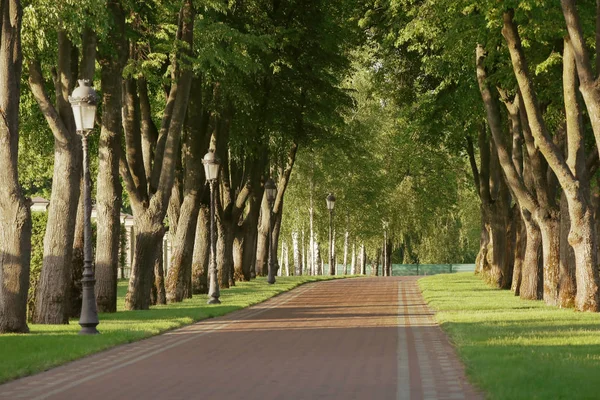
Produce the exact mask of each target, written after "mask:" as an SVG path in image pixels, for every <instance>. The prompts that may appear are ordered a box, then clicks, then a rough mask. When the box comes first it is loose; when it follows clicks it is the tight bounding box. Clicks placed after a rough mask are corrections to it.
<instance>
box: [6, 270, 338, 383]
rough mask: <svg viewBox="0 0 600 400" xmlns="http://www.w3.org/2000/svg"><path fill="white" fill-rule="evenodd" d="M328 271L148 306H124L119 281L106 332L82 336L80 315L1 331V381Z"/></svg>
mask: <svg viewBox="0 0 600 400" xmlns="http://www.w3.org/2000/svg"><path fill="white" fill-rule="evenodd" d="M331 278H332V277H328V276H323V277H321V276H318V277H315V276H299V277H277V283H276V284H275V285H268V284H267V282H266V278H257V279H255V280H253V281H251V282H238V283H237V284H236V286H235V287H232V288H229V289H226V290H222V291H221V301H222V304H219V305H211V306H208V305H207V304H206V300H207V297H206V295H198V296H194V298H193V299H189V300H185V301H184V302H182V303H176V304H169V305H166V306H155V307H152V308H151V309H150V310H146V311H124V298H125V293H126V291H127V282H125V281H121V282H119V286H118V289H119V294H118V302H117V308H118V310H119V311H118V312H117V313H113V314H100V315H99V316H98V317H99V320H100V325H98V330H99V331H100V333H101V334H100V335H95V336H80V335H78V334H77V333H78V332H79V329H80V326H79V325H78V323H77V320H71V322H70V324H69V325H39V324H30V325H29V329H30V333H29V334H7V335H0V383H2V382H5V381H8V380H11V379H14V378H17V377H20V376H25V375H30V374H33V373H36V372H40V371H43V370H46V369H48V368H51V367H54V366H57V365H60V364H64V363H65V362H68V361H71V360H75V359H77V358H81V357H83V356H86V355H88V354H92V353H97V352H99V351H101V350H104V349H107V348H110V347H113V346H116V345H118V344H122V343H129V342H133V341H136V340H140V339H143V338H146V337H149V336H153V335H157V334H159V333H161V332H165V331H167V330H170V329H174V328H177V327H180V326H183V325H188V324H191V323H193V322H195V321H199V320H201V319H205V318H212V317H217V316H221V315H224V314H227V313H230V312H232V311H235V310H239V309H242V308H245V307H248V306H250V305H253V304H257V303H260V302H262V301H264V300H266V299H268V298H270V297H273V296H275V295H277V294H279V293H282V292H285V291H288V290H290V289H292V288H294V287H296V286H298V285H300V284H303V283H306V282H313V281H317V280H326V279H331Z"/></svg>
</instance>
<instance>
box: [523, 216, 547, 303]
mask: <svg viewBox="0 0 600 400" xmlns="http://www.w3.org/2000/svg"><path fill="white" fill-rule="evenodd" d="M521 213H522V216H523V223H524V225H525V231H526V232H527V245H526V247H525V257H524V258H523V268H522V272H521V286H520V289H519V295H520V296H521V298H522V299H527V300H539V299H541V298H542V294H543V287H542V283H543V282H542V280H543V277H542V270H541V268H539V266H540V260H541V256H542V237H541V233H540V230H539V227H538V226H537V224H536V222H535V221H534V220H533V218H532V217H531V213H529V211H527V210H521Z"/></svg>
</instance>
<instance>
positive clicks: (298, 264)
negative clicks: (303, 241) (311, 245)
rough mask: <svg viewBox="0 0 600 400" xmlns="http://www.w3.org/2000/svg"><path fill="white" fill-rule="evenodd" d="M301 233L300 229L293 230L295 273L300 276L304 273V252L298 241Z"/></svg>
mask: <svg viewBox="0 0 600 400" xmlns="http://www.w3.org/2000/svg"><path fill="white" fill-rule="evenodd" d="M298 236H299V233H298V231H293V232H292V251H293V255H294V275H295V276H300V275H302V254H301V253H300V252H301V249H300V246H299V241H298Z"/></svg>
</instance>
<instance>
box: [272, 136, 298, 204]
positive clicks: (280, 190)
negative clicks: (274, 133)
mask: <svg viewBox="0 0 600 400" xmlns="http://www.w3.org/2000/svg"><path fill="white" fill-rule="evenodd" d="M297 153H298V142H296V141H294V142H293V143H292V147H291V148H290V151H289V152H288V157H287V164H286V166H285V169H284V170H283V173H282V174H281V176H280V177H279V183H278V185H277V197H276V198H275V205H274V206H273V212H274V213H275V214H277V213H279V209H280V208H281V207H282V206H283V196H284V194H285V190H286V189H287V186H288V183H289V181H290V175H291V174H292V168H294V163H295V162H296V154H297Z"/></svg>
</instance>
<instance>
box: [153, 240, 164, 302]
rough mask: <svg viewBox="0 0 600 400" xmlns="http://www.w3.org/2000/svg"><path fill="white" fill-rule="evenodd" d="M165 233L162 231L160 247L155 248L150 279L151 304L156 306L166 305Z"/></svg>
mask: <svg viewBox="0 0 600 400" xmlns="http://www.w3.org/2000/svg"><path fill="white" fill-rule="evenodd" d="M164 238H165V232H164V230H163V232H162V234H161V235H160V240H159V243H160V246H157V247H156V252H155V254H154V268H152V277H151V279H150V282H151V284H152V293H153V298H152V301H151V303H152V304H153V305H156V304H167V291H166V288H165V268H164V267H165V264H166V262H165V258H166V257H165V255H166V254H165V242H164Z"/></svg>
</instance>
